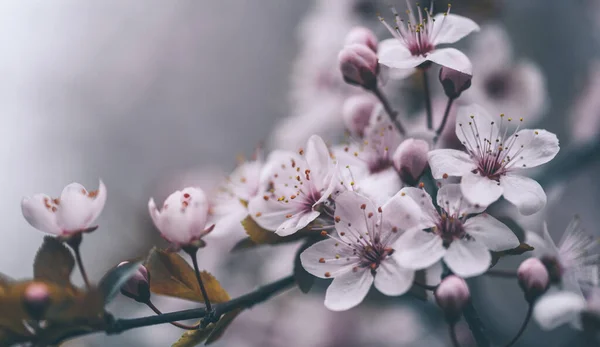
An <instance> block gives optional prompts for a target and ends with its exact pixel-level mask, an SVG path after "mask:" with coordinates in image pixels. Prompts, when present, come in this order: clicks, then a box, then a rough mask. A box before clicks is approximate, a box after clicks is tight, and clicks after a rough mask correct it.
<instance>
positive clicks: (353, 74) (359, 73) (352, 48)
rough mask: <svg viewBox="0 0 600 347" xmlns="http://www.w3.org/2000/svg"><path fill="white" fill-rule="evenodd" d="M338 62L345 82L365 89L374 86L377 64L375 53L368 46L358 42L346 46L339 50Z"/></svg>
mask: <svg viewBox="0 0 600 347" xmlns="http://www.w3.org/2000/svg"><path fill="white" fill-rule="evenodd" d="M338 62H339V65H340V71H341V72H342V76H343V77H344V81H346V83H349V84H353V85H359V86H362V87H364V88H366V89H372V88H374V87H375V85H376V83H377V73H378V70H379V67H378V66H379V65H378V62H377V54H375V52H373V51H372V50H371V49H370V48H369V47H367V46H365V45H361V44H358V43H353V44H351V45H349V46H346V47H344V48H343V49H342V50H341V51H340V54H339V55H338Z"/></svg>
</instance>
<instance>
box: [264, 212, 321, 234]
mask: <svg viewBox="0 0 600 347" xmlns="http://www.w3.org/2000/svg"><path fill="white" fill-rule="evenodd" d="M320 214H321V213H320V212H317V211H309V212H299V213H296V214H294V215H292V216H291V217H289V218H288V216H289V215H288V216H284V218H285V221H284V222H283V223H281V225H280V226H279V227H278V228H277V230H275V233H276V234H277V235H279V236H289V235H291V234H293V233H295V232H296V231H298V230H300V229H302V228H304V227H306V226H307V225H308V224H309V223H310V222H312V221H314V220H315V219H317V217H319V215H320Z"/></svg>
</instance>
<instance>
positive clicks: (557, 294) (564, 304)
mask: <svg viewBox="0 0 600 347" xmlns="http://www.w3.org/2000/svg"><path fill="white" fill-rule="evenodd" d="M533 318H534V319H535V320H536V321H537V322H538V324H539V325H540V327H542V329H544V330H552V329H554V328H557V327H559V326H561V325H563V324H566V323H570V324H571V326H573V327H574V328H576V329H579V330H581V329H586V325H588V326H589V327H590V328H591V329H594V330H596V331H597V330H598V329H599V326H598V322H599V321H600V287H594V288H592V289H590V291H589V293H588V295H587V297H585V298H584V297H583V296H582V295H579V294H576V293H573V292H570V291H566V290H565V291H553V292H550V293H548V294H546V295H544V296H543V297H542V298H540V300H539V301H538V302H537V303H536V304H535V306H534V309H533ZM586 323H587V324H586Z"/></svg>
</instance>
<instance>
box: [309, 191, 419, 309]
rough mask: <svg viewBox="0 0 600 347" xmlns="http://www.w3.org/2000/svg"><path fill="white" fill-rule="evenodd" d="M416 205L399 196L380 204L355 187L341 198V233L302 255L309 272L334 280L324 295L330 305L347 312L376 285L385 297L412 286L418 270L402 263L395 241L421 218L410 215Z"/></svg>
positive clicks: (338, 220) (337, 218)
mask: <svg viewBox="0 0 600 347" xmlns="http://www.w3.org/2000/svg"><path fill="white" fill-rule="evenodd" d="M417 209H418V207H417V206H415V205H414V204H411V201H408V200H406V199H402V197H400V196H399V195H397V196H395V197H393V198H392V199H390V200H389V201H388V202H387V203H386V204H385V205H383V207H379V208H376V207H375V204H374V203H373V202H372V201H371V200H370V199H368V198H366V197H364V196H362V195H360V194H358V193H355V192H352V191H346V192H344V193H342V194H340V195H339V196H338V197H337V199H336V207H335V228H336V231H337V235H336V236H331V235H330V236H329V237H330V239H329V240H325V241H320V242H318V243H316V244H314V245H312V246H311V247H309V248H308V249H306V250H305V251H304V252H302V254H301V255H300V259H301V261H302V266H303V267H304V268H305V269H306V271H308V272H309V273H311V274H313V275H314V276H317V277H319V278H325V279H327V278H333V282H331V284H330V285H329V288H327V293H326V295H325V306H326V307H327V308H329V309H330V310H334V311H343V310H347V309H350V308H352V307H354V306H356V305H358V304H359V303H361V302H362V301H363V299H364V298H365V296H366V295H367V293H368V292H369V289H370V288H371V285H372V284H373V283H375V288H377V289H378V290H379V291H380V292H382V293H383V294H385V295H401V294H403V293H405V292H406V291H407V290H408V289H409V288H410V287H411V286H412V282H413V278H414V270H408V269H406V268H404V267H402V266H400V265H399V263H398V261H397V257H398V251H397V249H396V247H397V244H398V243H397V242H396V241H397V240H398V238H399V237H400V235H401V234H402V233H403V232H404V230H406V229H408V228H410V227H412V226H414V225H415V224H414V221H416V220H413V219H411V218H409V217H410V211H414V212H416V211H417ZM407 216H408V217H407Z"/></svg>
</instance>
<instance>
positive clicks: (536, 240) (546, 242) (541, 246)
mask: <svg viewBox="0 0 600 347" xmlns="http://www.w3.org/2000/svg"><path fill="white" fill-rule="evenodd" d="M525 243H527V244H528V245H530V246H531V247H533V248H534V250H533V255H534V256H535V257H536V258H542V257H544V256H550V257H558V254H559V252H558V248H557V247H556V245H555V244H554V241H552V237H550V234H549V233H548V226H547V225H546V223H544V229H543V231H542V235H539V234H538V233H535V232H533V231H526V232H525Z"/></svg>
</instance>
